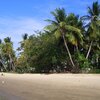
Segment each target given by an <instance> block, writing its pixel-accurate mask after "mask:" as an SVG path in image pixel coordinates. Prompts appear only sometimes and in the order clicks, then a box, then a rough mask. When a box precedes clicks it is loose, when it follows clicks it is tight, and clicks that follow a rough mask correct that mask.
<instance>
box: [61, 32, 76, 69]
mask: <svg viewBox="0 0 100 100" xmlns="http://www.w3.org/2000/svg"><path fill="white" fill-rule="evenodd" d="M63 40H64V45H65V47H66V50H67V52H68V55H69V58H70V61H71V64H72V66H73V67H75V64H74V62H73V59H72V56H71V53H70V51H69V48H68V45H67V43H66V40H65V36H64V34H63Z"/></svg>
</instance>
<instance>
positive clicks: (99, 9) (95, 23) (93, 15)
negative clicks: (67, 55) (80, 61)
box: [82, 1, 100, 59]
mask: <svg viewBox="0 0 100 100" xmlns="http://www.w3.org/2000/svg"><path fill="white" fill-rule="evenodd" d="M82 19H83V20H88V21H89V23H88V24H87V25H86V27H87V33H88V34H87V35H88V36H89V38H90V45H89V49H88V52H87V54H86V59H88V57H89V54H90V52H91V49H92V45H93V43H94V41H95V40H96V39H97V38H98V37H99V38H100V5H99V3H98V2H97V1H96V2H93V4H92V7H88V15H85V16H83V17H82Z"/></svg>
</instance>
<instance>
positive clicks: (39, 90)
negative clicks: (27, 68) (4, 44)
mask: <svg viewBox="0 0 100 100" xmlns="http://www.w3.org/2000/svg"><path fill="white" fill-rule="evenodd" d="M0 100H100V75H92V74H50V75H45V74H8V73H4V76H1V74H0Z"/></svg>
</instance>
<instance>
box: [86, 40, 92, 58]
mask: <svg viewBox="0 0 100 100" xmlns="http://www.w3.org/2000/svg"><path fill="white" fill-rule="evenodd" d="M92 44H93V41H91V43H90V46H89V49H88V52H87V55H86V59H88V57H89V54H90V52H91V48H92Z"/></svg>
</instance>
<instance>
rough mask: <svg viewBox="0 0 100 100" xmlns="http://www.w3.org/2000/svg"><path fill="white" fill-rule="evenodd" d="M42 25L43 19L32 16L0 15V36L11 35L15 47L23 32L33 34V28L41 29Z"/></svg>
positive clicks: (43, 24)
mask: <svg viewBox="0 0 100 100" xmlns="http://www.w3.org/2000/svg"><path fill="white" fill-rule="evenodd" d="M44 26H45V23H44V22H43V21H37V20H35V19H33V18H25V17H24V18H23V17H20V18H6V17H0V38H1V39H3V38H5V37H8V36H9V37H11V39H12V41H13V42H14V47H15V48H17V47H18V42H19V41H20V40H21V39H22V35H23V34H24V33H28V34H29V35H30V34H34V31H35V30H42V29H43V27H44Z"/></svg>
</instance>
